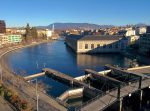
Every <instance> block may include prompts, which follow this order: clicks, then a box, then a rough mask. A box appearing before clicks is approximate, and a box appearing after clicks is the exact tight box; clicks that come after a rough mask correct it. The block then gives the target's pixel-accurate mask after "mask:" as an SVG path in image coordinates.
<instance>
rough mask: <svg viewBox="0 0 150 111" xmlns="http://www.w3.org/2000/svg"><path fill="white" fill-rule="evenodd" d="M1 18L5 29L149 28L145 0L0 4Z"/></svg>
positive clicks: (16, 0) (46, 0) (45, 0)
mask: <svg viewBox="0 0 150 111" xmlns="http://www.w3.org/2000/svg"><path fill="white" fill-rule="evenodd" d="M1 4H3V5H2V6H1V7H0V13H1V18H0V19H3V20H5V21H6V23H7V27H17V26H25V25H26V23H30V24H31V25H33V26H40V25H44V26H46V25H49V24H51V23H55V22H62V23H68V22H72V23H94V24H99V25H126V24H137V23H145V24H150V20H149V18H150V14H149V13H148V11H149V10H150V7H149V6H148V5H149V4H150V1H149V0H138V1H137V0H132V1H130V0H125V1H118V0H114V1H112V0H101V1H99V0H94V1H93V0H82V1H81V0H76V1H69V0H63V1H59V0H51V1H49V0H43V1H36V0H31V1H30V2H29V1H25V0H23V1H20V0H13V2H12V1H10V0H1Z"/></svg>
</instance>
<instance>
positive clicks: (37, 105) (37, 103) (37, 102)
mask: <svg viewBox="0 0 150 111" xmlns="http://www.w3.org/2000/svg"><path fill="white" fill-rule="evenodd" d="M31 81H36V100H37V101H36V107H37V111H39V94H38V83H37V78H36V79H33V80H31Z"/></svg>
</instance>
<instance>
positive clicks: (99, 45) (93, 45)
mask: <svg viewBox="0 0 150 111" xmlns="http://www.w3.org/2000/svg"><path fill="white" fill-rule="evenodd" d="M66 44H67V45H68V46H69V47H71V48H72V49H73V50H74V51H75V52H76V53H116V52H120V51H122V50H124V49H125V48H126V46H127V45H128V39H127V38H126V37H123V36H116V35H111V36H110V35H109V36H108V35H107V36H93V35H90V36H81V35H70V36H68V37H66Z"/></svg>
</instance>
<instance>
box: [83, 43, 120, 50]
mask: <svg viewBox="0 0 150 111" xmlns="http://www.w3.org/2000/svg"><path fill="white" fill-rule="evenodd" d="M100 47H101V48H118V44H115V45H112V44H109V45H106V44H104V45H103V46H101V45H100V44H97V47H95V48H100ZM84 48H85V49H89V48H91V49H94V44H90V45H89V44H85V47H84Z"/></svg>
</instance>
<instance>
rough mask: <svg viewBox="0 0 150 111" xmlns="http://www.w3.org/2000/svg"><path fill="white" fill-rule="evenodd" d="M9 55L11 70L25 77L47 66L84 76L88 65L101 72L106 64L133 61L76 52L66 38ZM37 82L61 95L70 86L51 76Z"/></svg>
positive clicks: (118, 55) (52, 93)
mask: <svg viewBox="0 0 150 111" xmlns="http://www.w3.org/2000/svg"><path fill="white" fill-rule="evenodd" d="M7 58H8V63H9V65H10V67H11V68H12V70H13V71H15V72H16V73H18V74H20V75H22V76H26V75H31V74H35V73H39V72H41V71H42V68H45V67H46V68H52V69H55V70H58V71H60V72H63V73H65V74H68V75H71V76H73V77H77V76H81V75H83V74H84V69H86V68H90V69H94V70H96V71H101V70H103V66H104V65H105V64H113V65H119V66H121V67H128V66H129V65H130V62H131V60H130V59H128V58H126V57H124V56H122V55H120V54H93V55H88V54H76V53H74V52H73V51H72V49H70V48H69V47H67V46H66V45H65V44H64V41H54V42H50V43H43V44H40V45H37V46H33V47H27V48H24V49H20V50H17V51H15V52H12V53H10V54H8V55H7ZM38 81H39V82H41V83H43V84H44V85H45V86H46V90H47V93H48V94H50V95H52V96H54V97H58V96H59V95H60V94H62V93H63V92H64V91H65V90H67V89H68V88H69V86H66V85H64V84H62V83H60V82H57V81H55V80H53V79H51V78H48V77H39V78H38ZM131 111H132V110H131Z"/></svg>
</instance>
